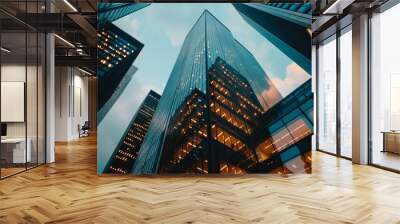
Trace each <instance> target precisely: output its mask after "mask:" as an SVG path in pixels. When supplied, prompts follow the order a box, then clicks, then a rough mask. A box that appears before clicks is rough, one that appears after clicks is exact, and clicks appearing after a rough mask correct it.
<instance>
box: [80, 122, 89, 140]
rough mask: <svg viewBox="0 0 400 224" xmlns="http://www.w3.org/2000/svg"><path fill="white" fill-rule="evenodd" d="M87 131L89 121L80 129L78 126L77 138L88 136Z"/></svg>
mask: <svg viewBox="0 0 400 224" xmlns="http://www.w3.org/2000/svg"><path fill="white" fill-rule="evenodd" d="M89 129H90V125H89V121H85V123H84V124H83V125H82V127H81V126H80V125H79V124H78V132H79V138H80V137H87V136H89Z"/></svg>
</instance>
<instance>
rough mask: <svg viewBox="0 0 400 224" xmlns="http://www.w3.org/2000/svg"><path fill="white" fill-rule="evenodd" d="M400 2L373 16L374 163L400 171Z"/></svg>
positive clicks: (372, 120)
mask: <svg viewBox="0 0 400 224" xmlns="http://www.w3.org/2000/svg"><path fill="white" fill-rule="evenodd" d="M399 21H400V4H398V5H395V6H394V7H392V8H390V9H388V10H386V11H384V12H382V13H380V14H375V15H373V17H372V18H371V29H372V30H371V31H372V32H371V34H372V36H371V41H372V43H371V45H372V46H371V47H372V48H371V52H372V54H371V60H372V61H371V69H372V70H371V79H370V81H371V83H370V86H371V97H370V108H371V111H370V120H371V125H370V128H371V130H370V133H371V141H372V145H371V151H370V156H371V162H372V163H373V164H375V165H379V166H383V167H387V168H390V169H395V170H400V103H399V102H400V101H399V96H400V66H399V59H398V52H400V45H399V40H400V33H399V32H398V29H396V27H398V22H399Z"/></svg>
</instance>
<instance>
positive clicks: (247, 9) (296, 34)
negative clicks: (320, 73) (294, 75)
mask: <svg viewBox="0 0 400 224" xmlns="http://www.w3.org/2000/svg"><path fill="white" fill-rule="evenodd" d="M233 6H234V7H235V8H236V9H237V10H238V12H239V14H240V15H241V16H242V17H243V19H244V20H246V21H247V22H248V23H249V24H250V25H251V26H252V27H253V28H254V29H256V30H257V31H258V32H259V33H260V34H261V35H263V36H264V37H265V38H267V39H268V40H269V41H270V42H271V43H272V44H274V45H275V46H276V47H277V48H279V49H280V50H281V51H282V52H283V53H285V54H286V55H287V56H288V57H289V58H290V59H292V60H293V61H294V62H296V63H297V64H298V65H299V66H300V67H302V68H303V69H304V71H306V72H308V73H309V74H311V22H312V15H311V3H234V4H233Z"/></svg>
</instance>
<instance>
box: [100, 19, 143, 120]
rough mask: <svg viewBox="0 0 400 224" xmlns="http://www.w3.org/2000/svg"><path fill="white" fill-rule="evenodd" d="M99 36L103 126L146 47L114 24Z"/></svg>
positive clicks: (109, 24) (109, 25) (101, 118)
mask: <svg viewBox="0 0 400 224" xmlns="http://www.w3.org/2000/svg"><path fill="white" fill-rule="evenodd" d="M97 37H98V43H97V49H98V50H97V61H98V67H97V77H98V81H97V83H98V88H99V89H101V90H102V91H99V92H98V99H97V104H98V110H99V113H98V117H97V121H98V123H100V122H101V121H102V120H103V118H104V116H105V115H106V114H107V112H108V111H109V110H110V108H111V107H112V105H113V104H114V103H115V100H116V99H118V96H119V95H120V94H121V92H122V91H123V89H124V88H125V87H126V85H127V84H128V83H129V81H130V79H131V78H132V76H133V74H134V73H135V71H136V69H137V68H136V67H134V66H133V65H132V64H133V62H134V61H135V59H136V57H137V56H138V55H139V53H140V51H141V50H142V48H143V44H142V43H140V42H139V41H138V40H136V39H135V38H133V37H132V36H130V35H129V34H127V33H126V32H124V31H122V30H121V29H120V28H118V27H117V26H115V25H114V24H112V23H106V24H105V25H104V26H102V27H101V28H100V30H99V31H98V33H97ZM121 80H122V81H121ZM113 95H114V96H113Z"/></svg>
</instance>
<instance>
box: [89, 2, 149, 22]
mask: <svg viewBox="0 0 400 224" xmlns="http://www.w3.org/2000/svg"><path fill="white" fill-rule="evenodd" d="M148 5H150V3H98V4H97V27H98V28H101V27H102V26H103V25H104V24H106V23H107V22H113V21H115V20H117V19H120V18H122V17H124V16H127V15H129V14H131V13H133V12H135V11H137V10H140V9H142V8H144V7H146V6H148Z"/></svg>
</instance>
